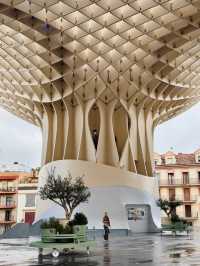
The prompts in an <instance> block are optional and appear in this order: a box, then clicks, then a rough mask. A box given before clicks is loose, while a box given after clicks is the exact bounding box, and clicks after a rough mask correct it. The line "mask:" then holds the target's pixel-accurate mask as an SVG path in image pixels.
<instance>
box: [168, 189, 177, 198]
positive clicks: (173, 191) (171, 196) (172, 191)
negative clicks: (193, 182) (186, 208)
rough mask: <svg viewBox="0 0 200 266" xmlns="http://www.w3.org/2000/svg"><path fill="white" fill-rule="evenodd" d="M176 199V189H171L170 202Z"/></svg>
mask: <svg viewBox="0 0 200 266" xmlns="http://www.w3.org/2000/svg"><path fill="white" fill-rule="evenodd" d="M175 198H176V191H175V189H174V188H172V189H169V200H170V201H173V200H175Z"/></svg>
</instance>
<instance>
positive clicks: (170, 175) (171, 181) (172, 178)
mask: <svg viewBox="0 0 200 266" xmlns="http://www.w3.org/2000/svg"><path fill="white" fill-rule="evenodd" d="M168 183H169V185H173V184H174V173H168Z"/></svg>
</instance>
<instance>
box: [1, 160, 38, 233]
mask: <svg viewBox="0 0 200 266" xmlns="http://www.w3.org/2000/svg"><path fill="white" fill-rule="evenodd" d="M0 170H1V172H0V234H2V233H3V232H5V231H6V230H8V229H9V228H10V227H12V226H13V225H14V224H15V223H16V222H19V221H26V222H28V221H29V223H32V221H33V220H34V217H33V210H31V211H30V212H32V214H30V212H29V213H27V214H26V213H25V209H24V208H26V204H27V203H26V196H25V197H24V198H25V206H23V196H22V195H23V193H24V194H34V193H36V189H35V187H36V186H37V185H36V183H37V181H36V180H37V178H36V173H35V172H34V171H32V170H31V169H29V171H27V167H24V168H23V165H21V164H18V163H14V164H11V165H0ZM33 183H34V185H30V184H33ZM33 188H34V189H33ZM33 191H34V193H33ZM29 197H32V198H33V196H29ZM27 198H28V196H27ZM29 201H30V200H29ZM29 205H30V203H29ZM22 206H23V207H22ZM27 207H28V206H27ZM19 208H23V210H22V213H23V214H20V213H21V210H20V209H19ZM28 208H29V207H28ZM33 209H34V206H33ZM27 211H28V210H27ZM20 215H21V216H20ZM23 215H24V216H23ZM30 215H32V216H31V217H30ZM18 217H22V218H21V220H20V218H18ZM28 217H29V218H28Z"/></svg>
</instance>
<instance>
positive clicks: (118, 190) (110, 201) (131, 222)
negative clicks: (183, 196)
mask: <svg viewBox="0 0 200 266" xmlns="http://www.w3.org/2000/svg"><path fill="white" fill-rule="evenodd" d="M54 167H55V173H56V174H60V175H61V176H64V175H65V174H66V173H67V171H70V172H71V174H72V175H73V176H74V177H75V176H80V175H84V182H85V183H86V185H87V186H88V187H89V188H90V191H91V198H90V199H89V202H88V203H87V204H82V205H80V207H79V208H77V209H76V212H77V211H81V212H84V213H85V214H86V215H87V217H88V221H89V224H88V227H89V229H92V228H94V227H95V228H96V229H102V217H103V215H104V212H105V211H107V212H108V214H109V217H110V219H111V227H112V229H128V230H131V231H133V232H155V231H157V230H158V228H159V227H160V209H159V208H158V207H157V206H156V199H157V198H158V197H159V194H158V183H157V180H156V179H155V178H152V177H146V176H142V175H138V174H135V173H131V172H128V171H125V170H122V169H117V168H115V167H111V166H107V165H102V164H96V163H93V162H86V161H77V160H62V161H54V162H51V163H49V164H47V165H45V166H44V167H43V168H42V169H41V171H40V177H39V187H41V186H43V185H44V184H45V182H46V178H47V175H48V172H49V171H51V169H52V168H54ZM135 211H137V212H138V211H139V214H138V215H136V216H134V217H132V216H131V214H132V213H133V212H135ZM141 214H142V215H141ZM134 215H135V214H134ZM51 216H56V217H58V218H63V217H64V211H63V209H62V208H61V207H59V206H57V205H55V204H53V203H52V202H51V201H43V200H41V199H40V198H39V196H38V199H37V216H36V220H39V219H43V218H48V217H51Z"/></svg>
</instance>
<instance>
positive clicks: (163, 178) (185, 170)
mask: <svg viewBox="0 0 200 266" xmlns="http://www.w3.org/2000/svg"><path fill="white" fill-rule="evenodd" d="M154 162H155V174H156V176H157V177H158V180H159V188H160V197H161V198H162V199H167V200H171V201H173V200H181V201H183V205H182V206H180V207H178V208H177V214H178V215H179V216H180V217H182V218H184V219H186V220H187V221H188V222H189V223H191V224H192V225H194V226H200V149H199V150H197V151H195V152H194V153H191V154H184V153H178V154H176V153H174V152H173V151H168V152H166V153H165V154H158V153H155V154H154ZM165 219H166V216H165V215H164V214H162V220H163V222H165Z"/></svg>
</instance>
